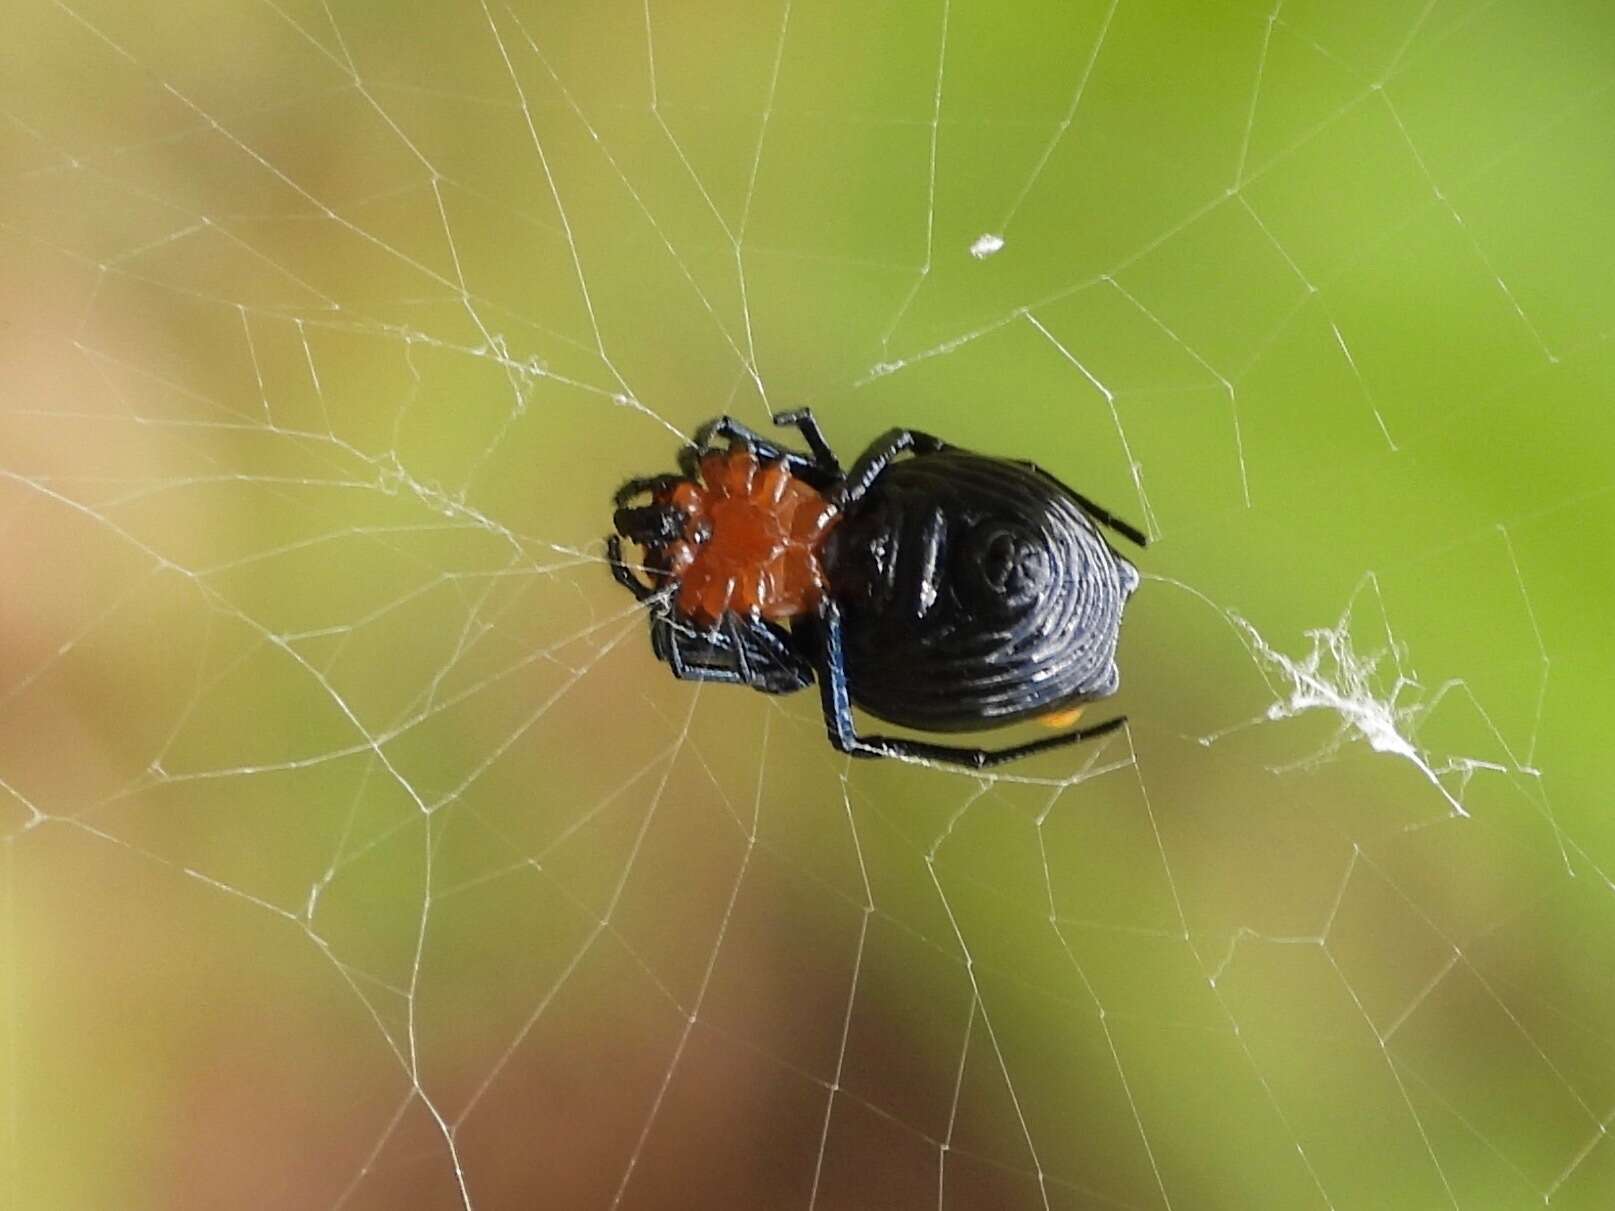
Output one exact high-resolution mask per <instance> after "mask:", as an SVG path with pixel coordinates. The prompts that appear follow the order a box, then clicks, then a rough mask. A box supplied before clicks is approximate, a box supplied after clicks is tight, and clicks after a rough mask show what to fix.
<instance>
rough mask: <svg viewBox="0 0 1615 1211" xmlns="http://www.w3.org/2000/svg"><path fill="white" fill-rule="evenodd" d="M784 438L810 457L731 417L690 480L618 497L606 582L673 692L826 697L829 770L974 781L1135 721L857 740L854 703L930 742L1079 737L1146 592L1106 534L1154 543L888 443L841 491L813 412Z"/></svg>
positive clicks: (931, 440)
mask: <svg viewBox="0 0 1615 1211" xmlns="http://www.w3.org/2000/svg"><path fill="white" fill-rule="evenodd" d="M774 423H775V424H777V425H781V426H790V427H794V428H795V429H797V430H798V431H799V432H800V434H801V436H802V439H803V441H804V442H805V443H806V444H807V447H808V453H806V454H803V453H800V452H798V451H795V450H788V449H786V448H784V447H783V446H780V445H777V444H775V443H774V442H771V441H769V440H768V439H767V438H765V437H764V436H762V435H761V434H759V433H756V432H754V431H753V430H751V429H748V428H747V427H746V426H745V425H743V424H741V423H740V422H738V421H736V420H734V419H733V418H731V417H728V416H722V417H719V418H717V419H716V420H713V421H711V422H709V423H708V424H706V425H704V426H702V428H701V429H700V430H699V431H698V433H697V434H696V438H695V442H694V444H693V445H691V446H687V447H685V448H684V450H683V451H681V453H680V457H679V469H680V471H681V474H679V475H656V476H650V477H644V478H635V479H630V480H629V481H628V482H627V483H625V484H624V485H623V486H622V487H621V488H620V489H619V490H618V491H617V494H616V496H615V497H614V499H613V503H614V504H615V506H616V513H615V515H614V517H613V522H614V524H615V528H616V531H617V532H616V533H615V534H612V535H610V536H609V537H608V538H607V539H606V552H607V557H608V559H609V561H610V563H611V568H612V572H613V574H614V575H615V577H616V579H617V581H618V582H619V583H620V584H622V585H623V586H624V587H625V588H627V590H628V591H629V592H630V593H632V594H633V595H634V596H635V598H637V599H638V600H639V601H641V602H646V603H648V604H649V607H650V631H651V647H652V650H653V651H654V652H655V654H656V656H657V658H658V659H660V660H662V661H664V662H666V663H667V664H668V665H669V666H670V667H671V669H672V671H673V675H674V676H675V677H678V678H680V679H684V680H693V681H719V682H731V683H737V684H742V685H748V686H751V687H752V688H753V689H755V690H760V691H761V692H763V693H765V694H786V693H791V692H793V691H795V690H801V689H806V688H807V687H808V686H810V685H812V684H813V682H814V681H815V679H817V681H818V682H819V687H820V692H821V694H822V696H823V701H824V719H825V725H826V728H827V729H828V731H829V737H830V743H831V744H832V745H834V746H835V747H836V748H837V749H838V750H840V751H841V752H843V753H848V754H851V755H852V756H855V757H908V758H919V759H922V760H928V761H934V762H943V763H948V764H953V765H961V766H966V767H969V768H974V769H981V768H983V767H985V766H990V765H997V764H999V763H1000V762H1004V761H1011V760H1014V759H1015V758H1018V757H1025V756H1028V755H1030V754H1032V753H1039V752H1043V751H1045V750H1048V749H1052V748H1058V747H1060V746H1062V745H1067V744H1075V743H1077V742H1078V741H1081V740H1088V739H1091V738H1094V737H1097V736H1102V735H1105V734H1106V733H1108V732H1112V731H1114V730H1115V729H1116V728H1118V727H1120V726H1121V725H1122V724H1123V723H1124V722H1125V721H1126V719H1125V716H1123V717H1118V718H1115V719H1109V720H1106V721H1105V722H1103V723H1099V724H1094V725H1092V726H1089V727H1083V728H1078V729H1075V730H1071V731H1065V732H1062V733H1060V734H1059V735H1055V736H1046V737H1043V738H1041V739H1037V740H1032V741H1029V742H1027V743H1023V744H1016V745H1013V746H1010V747H1008V748H998V749H985V748H973V747H962V746H958V745H950V744H939V743H936V742H933V741H930V740H920V739H908V738H904V737H899V736H881V735H864V734H861V733H860V732H859V731H858V730H857V728H856V726H855V722H854V719H853V713H852V708H853V706H854V704H856V705H857V706H858V707H860V708H862V709H863V710H864V711H867V712H868V713H869V714H871V715H874V716H876V717H877V718H880V719H884V720H886V721H887V722H889V723H895V724H897V725H899V726H901V727H905V728H910V729H913V730H916V731H922V732H962V731H975V730H978V729H983V728H992V727H998V726H1001V725H1006V724H1011V723H1018V722H1021V721H1024V720H1028V719H1041V720H1043V721H1044V722H1046V723H1050V724H1051V725H1053V726H1064V725H1065V724H1068V723H1071V722H1073V721H1074V720H1075V718H1076V715H1077V714H1078V713H1080V707H1081V706H1082V704H1084V703H1087V702H1090V701H1092V700H1094V699H1096V698H1104V697H1106V696H1107V695H1110V694H1113V693H1114V692H1115V691H1116V688H1117V686H1118V684H1119V683H1120V674H1119V672H1118V671H1117V668H1116V659H1115V653H1116V642H1117V637H1118V632H1119V629H1120V626H1121V619H1122V610H1123V608H1124V607H1125V605H1126V604H1127V600H1128V598H1129V596H1130V595H1131V594H1132V592H1133V590H1134V589H1136V588H1137V587H1138V582H1139V574H1138V571H1137V569H1136V568H1134V567H1133V565H1132V564H1131V563H1129V562H1128V561H1127V560H1126V559H1124V558H1122V556H1121V555H1119V554H1118V553H1117V552H1116V551H1115V550H1114V549H1113V548H1112V547H1111V545H1110V544H1109V543H1108V542H1107V541H1106V540H1105V538H1104V537H1103V536H1102V535H1101V533H1100V527H1104V528H1105V529H1108V530H1110V531H1112V532H1114V533H1116V534H1119V535H1121V536H1122V537H1123V538H1126V539H1127V540H1128V541H1129V542H1132V543H1134V544H1136V545H1138V546H1140V547H1142V546H1144V545H1145V542H1146V539H1145V537H1144V535H1143V534H1142V533H1141V532H1140V531H1139V530H1138V529H1137V528H1136V527H1135V526H1132V525H1129V524H1128V523H1127V522H1125V521H1122V520H1121V519H1119V518H1118V517H1116V516H1115V515H1114V514H1112V513H1110V512H1108V511H1107V510H1105V509H1103V508H1101V507H1100V506H1099V505H1097V504H1095V503H1094V502H1093V501H1091V500H1089V499H1088V498H1087V497H1085V496H1083V495H1081V494H1080V493H1078V492H1075V491H1073V490H1072V489H1070V488H1068V487H1066V486H1065V485H1064V484H1062V483H1061V482H1060V481H1059V480H1057V479H1055V478H1054V477H1053V476H1052V475H1050V474H1048V473H1047V472H1046V471H1044V470H1042V469H1041V468H1039V467H1038V466H1037V465H1036V464H1034V463H1030V462H1023V461H1016V460H1009V459H1001V458H991V457H988V456H986V455H982V454H975V453H972V452H970V451H968V450H962V449H959V448H958V447H956V446H952V445H949V444H948V443H947V442H945V441H941V440H939V439H938V438H935V437H932V436H930V435H929V434H926V433H920V432H918V431H916V430H913V429H893V430H891V431H890V432H888V433H886V434H885V435H884V436H883V437H881V438H880V440H878V441H877V442H875V444H874V445H872V446H870V447H869V449H868V450H866V451H865V452H864V453H863V454H862V455H861V456H860V457H859V459H858V461H857V462H856V463H854V464H853V467H852V469H851V470H850V471H847V472H843V471H842V468H841V464H840V463H839V462H838V461H837V459H836V456H835V454H834V453H833V452H832V451H831V449H830V446H829V443H827V442H826V441H825V438H824V434H823V432H822V431H821V430H820V429H819V426H818V422H817V421H815V420H814V418H813V415H812V413H811V412H810V411H809V410H808V409H806V408H803V409H800V410H798V411H794V412H786V413H781V414H779V415H778V416H776V417H775V418H774ZM719 439H722V440H724V441H725V442H726V448H722V449H720V448H719V447H718V446H717V444H716V443H717V441H718V440H719ZM645 497H648V498H649V499H648V500H647V501H646V502H645V503H643V504H636V503H635V502H636V501H637V500H639V499H641V498H645ZM624 539H627V540H628V541H630V542H632V543H635V544H637V545H639V546H640V547H642V548H643V549H644V559H643V563H642V570H643V571H644V572H645V573H647V574H648V579H645V578H642V576H641V575H640V574H638V573H637V572H636V570H635V568H634V567H631V566H630V565H629V564H628V563H626V562H625V561H624V559H623V540H624Z"/></svg>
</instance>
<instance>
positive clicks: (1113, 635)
mask: <svg viewBox="0 0 1615 1211" xmlns="http://www.w3.org/2000/svg"><path fill="white" fill-rule="evenodd" d="M826 560H827V565H828V571H829V581H830V585H831V591H832V593H833V595H834V597H835V599H836V602H837V605H838V606H839V607H840V609H841V613H842V617H843V622H844V629H845V645H846V662H847V681H848V687H849V690H850V692H851V695H852V698H853V700H854V701H855V702H857V703H858V705H859V706H861V707H863V708H864V709H865V710H867V711H869V712H870V713H871V714H873V715H878V716H879V717H881V718H882V719H885V720H888V721H889V722H892V723H897V724H900V725H902V726H905V727H911V728H917V729H921V730H925V731H941V732H949V731H971V730H975V729H978V728H982V727H991V726H995V725H998V724H1004V723H1012V722H1015V721H1017V720H1020V719H1026V718H1032V717H1035V716H1038V715H1044V714H1048V713H1049V712H1050V711H1053V710H1057V709H1060V708H1063V707H1066V706H1070V705H1073V704H1075V703H1078V702H1082V701H1085V700H1087V699H1091V698H1100V697H1104V696H1105V695H1106V694H1109V693H1112V692H1113V691H1114V690H1115V689H1116V686H1117V681H1118V676H1117V671H1116V664H1115V653H1116V641H1117V637H1118V632H1119V630H1120V626H1121V618H1122V609H1123V607H1124V606H1125V605H1126V602H1127V597H1128V595H1129V594H1130V593H1131V592H1132V591H1133V589H1134V588H1135V587H1136V586H1137V584H1138V573H1137V571H1136V570H1134V568H1133V566H1132V565H1131V564H1130V563H1128V562H1127V561H1126V560H1125V559H1123V558H1122V557H1121V556H1119V555H1117V554H1116V552H1115V551H1113V550H1112V549H1111V548H1110V546H1109V544H1108V543H1106V542H1105V540H1104V539H1103V538H1102V537H1101V536H1100V534H1099V531H1098V530H1097V528H1096V527H1095V525H1094V523H1093V522H1092V520H1091V519H1090V518H1089V517H1088V515H1087V513H1086V512H1085V511H1084V510H1083V508H1082V506H1081V505H1080V504H1079V503H1078V502H1077V501H1076V499H1075V498H1074V497H1073V496H1072V494H1071V493H1070V492H1069V490H1067V489H1066V488H1065V487H1064V486H1063V485H1061V484H1060V483H1059V482H1058V481H1056V480H1054V479H1053V478H1051V477H1050V476H1047V475H1045V474H1043V473H1041V472H1039V471H1037V470H1036V469H1035V468H1032V467H1030V466H1028V465H1026V464H1024V463H1015V462H1007V461H1004V460H1001V459H995V458H988V457H984V456H982V455H978V454H971V453H968V452H966V451H962V450H947V451H943V452H940V453H935V454H923V455H918V456H916V457H913V458H909V459H904V460H902V461H899V462H894V463H893V464H891V465H890V466H888V467H887V468H886V469H885V470H884V471H883V472H882V473H881V474H880V476H879V478H878V479H876V481H875V482H874V484H873V485H871V487H870V488H869V490H868V492H867V493H866V494H865V495H864V497H863V498H862V499H861V500H860V501H859V502H858V504H857V506H856V508H855V509H854V510H853V511H852V512H851V513H850V514H849V515H848V516H847V517H845V518H844V519H843V521H842V523H841V525H840V526H839V528H838V529H837V530H836V531H835V533H834V535H833V536H832V538H831V541H830V545H829V548H828V550H827V552H826Z"/></svg>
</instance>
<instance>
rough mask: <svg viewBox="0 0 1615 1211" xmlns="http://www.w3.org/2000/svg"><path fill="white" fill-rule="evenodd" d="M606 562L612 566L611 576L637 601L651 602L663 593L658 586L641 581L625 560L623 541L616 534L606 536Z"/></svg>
mask: <svg viewBox="0 0 1615 1211" xmlns="http://www.w3.org/2000/svg"><path fill="white" fill-rule="evenodd" d="M606 562H607V563H609V564H610V565H611V575H612V576H613V577H615V578H616V581H617V583H618V584H620V585H621V586H622V587H623V588H625V589H627V590H628V591H629V592H630V593H632V594H633V595H634V600H635V601H649V600H650V599H651V598H652V597H654V596H656V594H658V593H660V592H661V589H660V588H658V587H657V586H656V585H653V584H649V583H647V582H646V581H644V580H641V579H640V578H639V577H638V576H637V575H636V574H635V573H634V570H633V568H631V567H629V566H628V564H627V563H626V562H625V561H624V560H623V557H622V539H621V538H620V537H618V536H617V535H616V534H608V535H607V536H606Z"/></svg>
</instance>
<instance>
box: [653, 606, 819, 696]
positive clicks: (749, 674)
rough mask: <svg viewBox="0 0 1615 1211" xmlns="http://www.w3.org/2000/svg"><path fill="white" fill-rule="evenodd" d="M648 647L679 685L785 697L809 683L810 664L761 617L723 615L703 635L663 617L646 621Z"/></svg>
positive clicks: (678, 622) (661, 615)
mask: <svg viewBox="0 0 1615 1211" xmlns="http://www.w3.org/2000/svg"><path fill="white" fill-rule="evenodd" d="M651 649H652V650H653V651H654V652H655V653H656V656H657V658H658V659H659V660H663V661H665V662H666V663H667V666H668V667H669V668H670V669H672V670H673V676H674V677H676V678H678V679H679V680H680V681H717V682H724V683H727V684H730V685H749V686H750V687H751V688H752V689H754V690H757V691H759V692H760V693H764V694H789V693H792V692H793V691H795V690H800V689H805V688H807V687H808V686H810V685H812V684H813V666H812V665H811V664H809V663H808V662H807V661H806V660H804V659H803V658H802V657H801V656H800V655H799V654H798V653H797V652H796V651H795V650H794V648H793V647H792V645H791V643H790V641H789V639H788V637H786V636H784V635H781V634H780V633H779V631H778V629H777V628H775V627H772V626H770V625H769V624H768V623H766V622H764V621H762V620H761V619H754V618H741V617H740V616H738V615H736V614H725V615H724V618H723V621H722V622H721V623H719V624H718V625H717V626H716V627H714V628H713V629H711V630H709V631H705V632H703V631H696V630H694V629H692V628H691V627H690V625H689V624H688V623H685V622H682V621H679V620H677V619H675V618H673V617H672V615H671V614H668V613H663V614H660V615H659V616H657V617H655V618H653V619H652V620H651Z"/></svg>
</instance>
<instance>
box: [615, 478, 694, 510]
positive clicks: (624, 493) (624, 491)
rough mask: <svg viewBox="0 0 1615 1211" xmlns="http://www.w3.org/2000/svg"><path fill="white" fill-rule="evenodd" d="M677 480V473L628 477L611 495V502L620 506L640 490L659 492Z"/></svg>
mask: <svg viewBox="0 0 1615 1211" xmlns="http://www.w3.org/2000/svg"><path fill="white" fill-rule="evenodd" d="M678 482H679V477H678V476H677V475H645V476H636V477H635V478H633V479H630V480H629V481H628V482H627V483H625V484H623V486H622V487H620V488H618V489H617V491H616V492H615V493H614V494H613V495H612V497H611V503H612V504H613V505H615V506H616V507H617V508H619V509H620V508H622V507H623V506H624V505H626V504H627V503H628V502H629V501H631V500H633V499H634V497H636V496H638V495H639V494H640V493H641V492H660V491H661V490H662V489H664V488H671V487H673V486H674V485H675V484H677V483H678Z"/></svg>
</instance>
